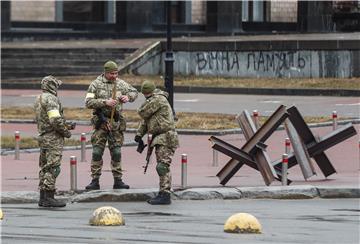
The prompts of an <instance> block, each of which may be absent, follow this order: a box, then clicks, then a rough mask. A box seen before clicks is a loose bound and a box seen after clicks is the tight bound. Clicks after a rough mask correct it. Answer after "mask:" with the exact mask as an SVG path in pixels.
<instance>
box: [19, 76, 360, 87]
mask: <svg viewBox="0 0 360 244" xmlns="http://www.w3.org/2000/svg"><path fill="white" fill-rule="evenodd" d="M95 78H96V76H77V77H62V78H61V80H62V81H63V82H64V83H65V84H85V85H89V84H90V82H91V81H93V80H94V79H95ZM120 78H121V79H124V80H125V81H127V82H129V83H130V84H132V85H139V86H140V85H141V83H142V81H143V80H145V79H147V80H151V81H153V82H155V84H156V85H157V86H159V87H163V86H164V78H163V77H162V76H158V75H157V76H154V75H143V76H136V75H130V74H125V75H121V76H120ZM22 82H38V81H34V80H31V79H29V80H22ZM174 85H175V86H202V87H204V86H209V87H250V88H286V89H297V88H309V89H349V90H360V79H359V78H236V77H235V78H233V77H228V78H224V77H206V76H186V77H184V76H175V77H174Z"/></svg>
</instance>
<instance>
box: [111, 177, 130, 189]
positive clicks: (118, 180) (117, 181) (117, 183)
mask: <svg viewBox="0 0 360 244" xmlns="http://www.w3.org/2000/svg"><path fill="white" fill-rule="evenodd" d="M129 188H130V186H129V185H126V184H125V183H124V182H123V181H122V180H121V178H114V186H113V189H129Z"/></svg>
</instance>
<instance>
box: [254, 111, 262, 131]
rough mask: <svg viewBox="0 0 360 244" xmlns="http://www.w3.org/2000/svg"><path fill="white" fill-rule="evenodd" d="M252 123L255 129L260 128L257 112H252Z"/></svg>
mask: <svg viewBox="0 0 360 244" xmlns="http://www.w3.org/2000/svg"><path fill="white" fill-rule="evenodd" d="M253 121H254V124H255V128H256V129H259V128H260V123H259V112H258V111H257V110H254V111H253Z"/></svg>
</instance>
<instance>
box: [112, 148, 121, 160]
mask: <svg viewBox="0 0 360 244" xmlns="http://www.w3.org/2000/svg"><path fill="white" fill-rule="evenodd" d="M111 160H112V161H114V162H120V161H121V148H120V147H114V149H113V150H112V153H111Z"/></svg>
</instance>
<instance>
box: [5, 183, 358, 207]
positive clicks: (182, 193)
mask: <svg viewBox="0 0 360 244" xmlns="http://www.w3.org/2000/svg"><path fill="white" fill-rule="evenodd" d="M157 192H158V189H155V188H149V189H130V190H97V191H89V192H85V191H83V192H80V193H74V192H70V191H64V192H60V193H59V194H60V195H59V196H58V197H59V198H60V199H62V200H65V201H67V202H69V203H81V202H137V201H146V200H147V199H150V198H152V197H154V196H155V195H156V194H157ZM313 198H327V199H329V198H360V188H358V187H338V186H335V187H325V186H321V187H315V186H312V185H302V186H300V185H299V186H269V187H235V188H227V187H214V188H189V189H185V190H183V189H178V190H175V191H174V192H173V194H172V199H173V200H214V199H219V200H235V199H288V200H298V199H313ZM38 200H39V192H35V191H26V192H21V191H17V192H2V193H1V203H2V204H18V203H37V202H38Z"/></svg>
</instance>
